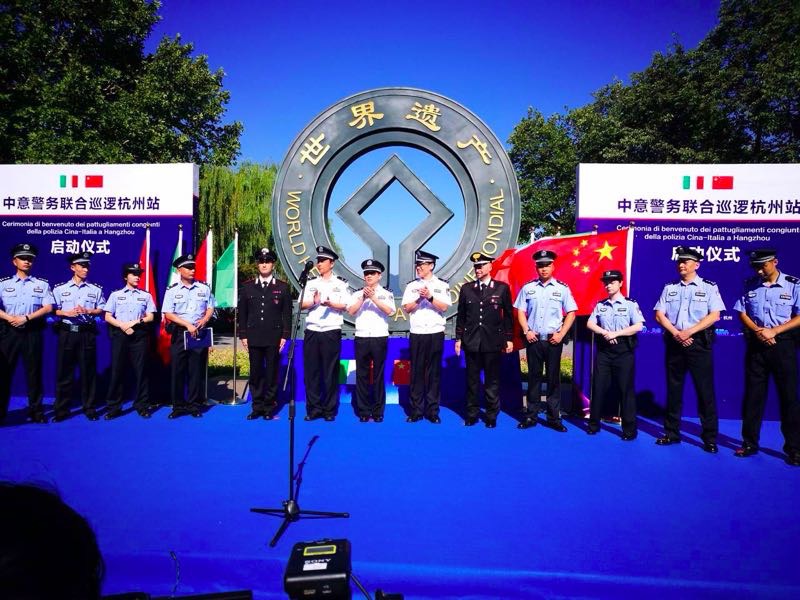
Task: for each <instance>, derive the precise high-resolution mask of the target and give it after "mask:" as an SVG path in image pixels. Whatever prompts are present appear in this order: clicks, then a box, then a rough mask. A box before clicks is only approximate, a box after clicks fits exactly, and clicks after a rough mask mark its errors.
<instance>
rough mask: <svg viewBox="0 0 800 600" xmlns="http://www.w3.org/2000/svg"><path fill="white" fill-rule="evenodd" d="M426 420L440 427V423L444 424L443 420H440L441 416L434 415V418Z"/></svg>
mask: <svg viewBox="0 0 800 600" xmlns="http://www.w3.org/2000/svg"><path fill="white" fill-rule="evenodd" d="M425 418H426V419H428V421H430V422H431V423H433V424H434V425H438V424H439V423H441V422H442V420H441V419H440V418H439V415H433V416H432V417H425Z"/></svg>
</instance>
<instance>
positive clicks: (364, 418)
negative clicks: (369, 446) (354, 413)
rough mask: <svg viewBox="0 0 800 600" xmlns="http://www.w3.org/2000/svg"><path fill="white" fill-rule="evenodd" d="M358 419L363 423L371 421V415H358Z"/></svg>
mask: <svg viewBox="0 0 800 600" xmlns="http://www.w3.org/2000/svg"><path fill="white" fill-rule="evenodd" d="M358 420H359V421H360V422H361V423H369V417H368V416H367V415H361V416H360V417H358Z"/></svg>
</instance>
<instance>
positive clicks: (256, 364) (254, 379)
mask: <svg viewBox="0 0 800 600" xmlns="http://www.w3.org/2000/svg"><path fill="white" fill-rule="evenodd" d="M276 259H277V257H276V256H275V253H274V252H272V251H271V250H269V249H268V248H261V249H260V250H259V251H258V252H256V255H255V261H256V264H257V266H258V276H257V277H256V278H255V279H253V280H252V281H247V282H245V283H244V284H243V285H242V287H241V289H240V290H239V311H238V312H239V339H241V340H242V346H244V349H245V350H247V352H248V354H249V356H250V395H251V396H252V397H253V408H252V411H251V412H250V414H249V415H247V418H248V420H253V419H258V418H260V417H263V418H264V419H266V420H270V419H272V418H273V411H274V410H275V407H276V406H277V400H278V370H279V369H278V367H279V365H280V353H281V351H282V350H283V347H284V346H285V345H286V340H288V339H289V336H290V335H291V320H292V295H291V293H290V292H289V286H288V285H287V284H286V282H285V281H281V280H280V279H278V278H276V277H275V275H274V274H273V272H272V271H273V268H274V267H275V260H276Z"/></svg>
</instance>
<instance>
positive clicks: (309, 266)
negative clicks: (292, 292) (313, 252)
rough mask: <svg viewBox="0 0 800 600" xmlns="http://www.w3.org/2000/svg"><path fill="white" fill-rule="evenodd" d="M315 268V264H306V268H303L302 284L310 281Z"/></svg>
mask: <svg viewBox="0 0 800 600" xmlns="http://www.w3.org/2000/svg"><path fill="white" fill-rule="evenodd" d="M313 268H314V263H313V262H311V261H310V260H309V261H308V262H307V263H306V266H305V267H303V272H302V273H300V283H305V282H306V281H307V280H308V274H309V272H310V271H311V269H313Z"/></svg>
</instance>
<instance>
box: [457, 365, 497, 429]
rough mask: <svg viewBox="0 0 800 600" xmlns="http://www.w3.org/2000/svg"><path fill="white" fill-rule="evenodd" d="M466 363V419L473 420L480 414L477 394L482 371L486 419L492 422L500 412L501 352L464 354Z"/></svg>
mask: <svg viewBox="0 0 800 600" xmlns="http://www.w3.org/2000/svg"><path fill="white" fill-rule="evenodd" d="M464 355H465V358H466V362H467V398H466V400H467V415H466V416H467V418H468V419H474V418H477V416H478V415H479V414H480V401H479V397H478V392H479V390H480V386H481V371H483V377H484V386H483V392H484V395H485V396H486V418H487V420H490V421H494V420H496V419H497V413H498V412H500V362H501V360H502V356H503V355H502V353H501V352H499V351H498V352H468V351H465V352H464Z"/></svg>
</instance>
